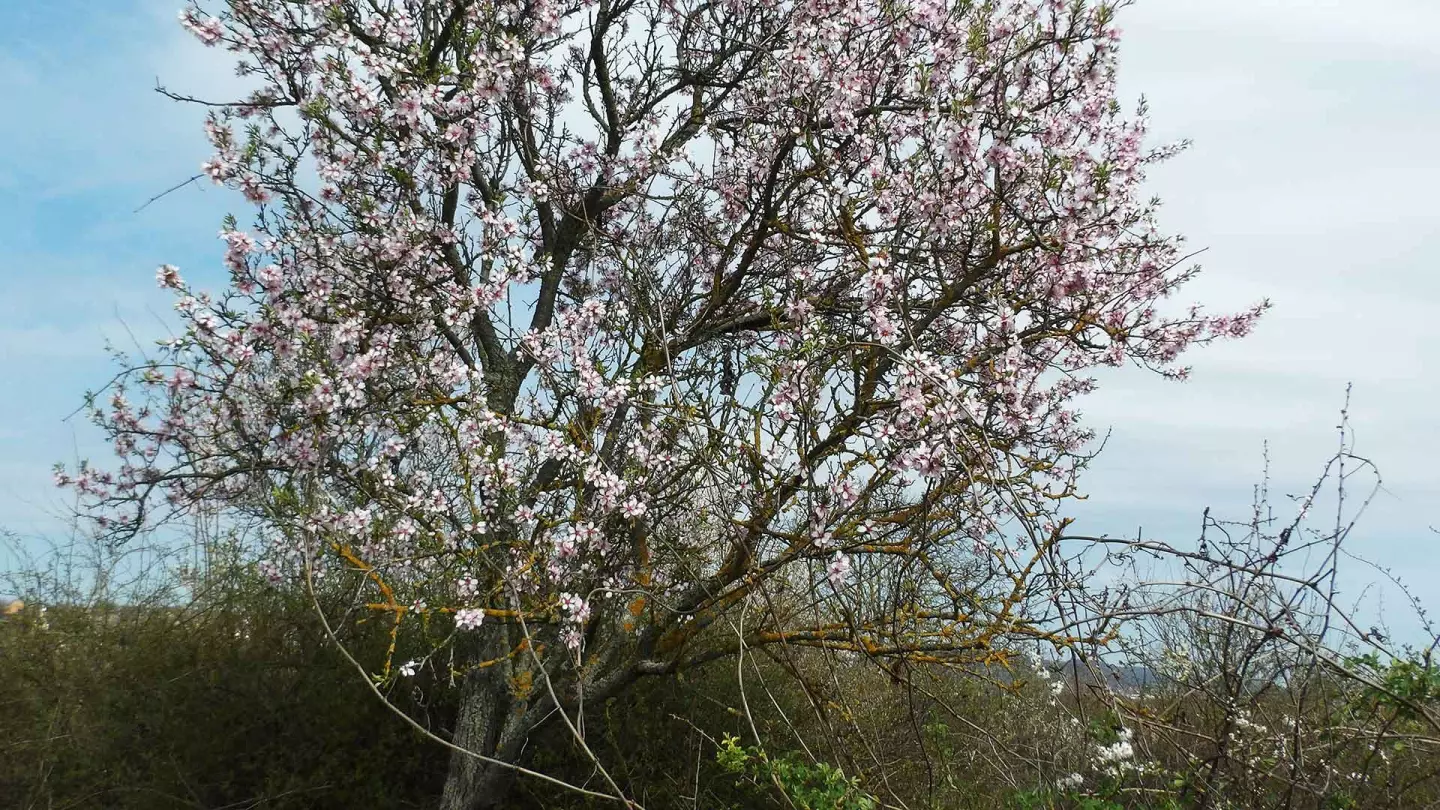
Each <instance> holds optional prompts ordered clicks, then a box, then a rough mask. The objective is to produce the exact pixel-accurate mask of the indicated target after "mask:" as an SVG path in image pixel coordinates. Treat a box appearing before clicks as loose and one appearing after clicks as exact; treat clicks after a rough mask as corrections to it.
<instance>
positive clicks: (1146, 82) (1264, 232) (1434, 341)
mask: <svg viewBox="0 0 1440 810" xmlns="http://www.w3.org/2000/svg"><path fill="white" fill-rule="evenodd" d="M97 9H101V10H99V11H97ZM176 11H177V6H176V4H175V2H174V0H170V1H169V2H162V3H154V2H145V1H143V0H126V1H125V2H122V1H121V0H112V2H107V3H104V4H96V3H93V2H79V0H49V1H48V2H33V1H32V2H10V3H0V98H4V99H5V100H6V105H5V108H6V113H7V114H6V115H5V116H3V117H0V155H3V156H4V157H3V159H0V383H3V384H0V527H7V528H10V529H13V530H16V531H19V532H21V533H25V534H30V535H47V534H51V535H53V534H55V533H57V532H60V531H61V530H62V529H63V526H64V523H63V521H62V520H60V519H59V518H58V517H57V516H58V515H59V514H61V513H63V509H64V504H63V502H62V501H60V500H58V499H57V498H56V495H55V493H54V491H53V490H52V489H51V488H50V486H49V472H48V470H49V467H50V465H51V464H52V463H53V462H55V461H57V460H72V459H74V458H75V457H76V454H77V452H78V453H79V454H80V455H93V456H95V457H97V458H98V457H101V456H103V448H101V447H100V446H99V445H98V444H97V443H96V441H95V436H94V434H93V433H91V432H90V431H89V430H87V426H86V425H84V424H83V423H82V424H76V423H75V422H74V421H73V420H72V421H71V422H65V421H63V417H64V416H65V415H66V414H68V413H70V412H71V411H73V410H74V409H75V408H76V406H77V405H78V404H79V402H80V397H81V394H82V393H83V391H84V390H85V389H86V388H89V387H98V386H99V385H100V384H102V383H103V382H104V380H105V379H106V377H107V375H108V373H109V370H110V366H109V364H108V360H107V358H106V355H105V352H104V350H103V347H104V343H105V341H106V339H107V338H108V339H110V340H113V341H116V342H117V343H122V344H126V343H128V341H129V333H132V332H133V334H135V335H136V336H137V337H138V338H139V339H140V340H141V341H148V340H150V339H153V338H154V337H156V336H158V335H159V334H161V333H162V332H163V330H164V326H163V324H164V319H165V318H166V313H167V312H168V307H169V303H168V300H167V297H166V296H165V295H163V294H162V293H161V292H160V291H159V290H157V289H156V288H155V286H154V283H153V275H154V270H155V267H156V265H158V264H160V263H162V262H171V263H174V264H177V265H180V267H181V268H182V270H183V271H184V272H185V274H186V276H187V278H189V279H192V280H202V281H203V280H205V279H207V278H208V279H215V280H217V281H218V279H219V278H220V274H219V273H218V272H217V269H218V267H219V259H220V255H221V251H220V245H219V242H218V240H216V239H215V234H216V231H217V230H218V229H219V225H220V218H221V216H222V215H223V214H224V213H225V211H226V210H227V207H229V206H235V205H236V203H238V199H235V198H232V197H230V196H229V195H227V194H226V193H224V192H222V191H220V190H218V189H215V188H213V187H211V186H209V185H199V184H197V185H195V186H192V187H188V188H185V189H182V190H181V191H178V192H175V193H173V194H171V195H169V196H167V197H165V198H164V199H161V200H159V201H157V202H155V203H153V204H151V205H150V206H148V207H147V208H145V209H144V210H143V211H140V212H138V213H137V212H136V210H135V209H136V208H138V207H139V206H140V205H141V204H142V203H144V202H145V200H146V199H148V198H149V197H151V196H153V195H154V194H156V193H158V192H160V191H163V190H164V189H166V188H168V187H170V186H171V185H173V184H175V183H177V182H179V181H182V180H184V179H186V178H188V177H189V176H191V175H192V174H194V173H195V172H196V171H197V169H198V166H199V164H200V162H201V161H202V160H204V158H205V157H206V148H205V147H206V145H205V142H204V139H203V136H202V134H201V130H200V121H201V112H200V111H199V110H198V109H197V108H194V107H187V106H183V105H178V104H175V103H172V102H170V101H167V100H165V99H163V98H161V97H159V96H158V95H157V94H155V93H154V92H153V88H154V85H155V83H156V80H157V78H158V79H159V80H160V81H161V82H162V83H164V84H166V85H167V86H168V87H170V88H171V89H173V90H176V91H179V92H184V93H188V94H194V95H201V96H210V97H225V96H228V95H231V93H227V90H233V89H234V88H235V87H237V82H236V80H235V79H234V78H233V76H231V75H229V71H228V68H227V67H226V66H225V64H224V62H223V61H222V60H221V59H219V58H217V57H218V56H219V54H217V53H216V52H212V51H207V50H205V49H204V48H202V47H201V46H200V45H198V44H197V43H195V42H193V40H191V39H190V38H189V37H188V36H187V35H185V34H184V32H183V31H181V30H180V29H179V27H178V26H177V25H176V24H175V22H174V20H175V13H176ZM1120 19H1121V26H1122V28H1123V29H1124V30H1125V38H1124V44H1123V46H1122V93H1123V94H1124V95H1125V96H1126V97H1127V98H1130V99H1133V98H1135V97H1138V96H1139V95H1140V94H1142V93H1143V94H1145V95H1146V96H1147V97H1148V98H1149V100H1150V102H1151V109H1152V118H1153V121H1154V133H1155V135H1156V136H1157V139H1165V140H1168V139H1174V138H1181V137H1188V138H1191V139H1193V140H1194V141H1195V146H1194V148H1193V149H1192V150H1190V151H1189V152H1187V153H1185V154H1183V155H1182V156H1180V157H1179V158H1177V159H1176V160H1175V161H1173V162H1172V163H1171V164H1169V165H1167V166H1165V167H1162V168H1161V169H1159V170H1158V171H1156V172H1154V174H1153V176H1152V182H1151V186H1152V189H1153V191H1154V193H1156V194H1158V195H1160V196H1161V197H1162V198H1163V199H1165V201H1166V208H1165V210H1164V212H1163V221H1164V223H1165V225H1166V226H1167V227H1168V228H1169V229H1172V230H1176V231H1180V232H1183V233H1185V234H1187V235H1188V236H1189V237H1190V240H1191V243H1192V246H1194V247H1204V248H1207V251H1206V253H1205V254H1203V257H1202V261H1203V264H1204V265H1205V267H1206V271H1205V275H1204V276H1203V277H1202V278H1201V279H1200V280H1199V281H1197V282H1196V283H1195V284H1194V285H1193V286H1192V287H1191V288H1190V289H1189V290H1188V297H1192V298H1195V299H1197V300H1202V301H1206V302H1207V303H1211V304H1213V305H1214V306H1215V307H1217V308H1221V309H1224V308H1239V307H1242V306H1244V305H1246V304H1248V303H1250V302H1253V301H1255V300H1257V299H1259V298H1261V297H1267V296H1268V297H1269V298H1271V299H1272V300H1273V301H1274V302H1275V310H1274V312H1273V313H1272V314H1271V315H1270V316H1269V317H1268V318H1267V319H1266V321H1265V322H1264V323H1263V324H1262V325H1261V326H1260V328H1259V330H1258V331H1257V333H1256V334H1255V335H1254V336H1253V337H1252V338H1250V339H1247V340H1244V341H1240V342H1235V343H1231V344H1227V345H1223V346H1218V347H1214V348H1211V349H1208V350H1203V351H1200V352H1197V353H1195V354H1194V355H1192V357H1191V360H1192V361H1193V364H1194V366H1195V374H1194V378H1193V379H1192V380H1191V381H1190V382H1188V383H1184V384H1173V383H1166V382H1164V381H1161V380H1159V379H1155V378H1151V377H1149V376H1147V375H1146V374H1144V373H1143V372H1140V371H1138V370H1126V371H1124V372H1120V373H1113V374H1107V375H1106V376H1105V377H1104V383H1105V386H1104V388H1103V390H1102V391H1101V392H1100V393H1098V394H1096V395H1095V396H1094V397H1092V398H1091V399H1090V400H1089V401H1088V402H1087V403H1086V405H1085V411H1086V415H1087V419H1088V421H1090V422H1091V423H1092V424H1094V425H1096V426H1097V427H1099V428H1101V429H1102V431H1103V430H1104V429H1105V428H1110V429H1112V430H1113V434H1112V436H1111V439H1110V443H1109V445H1108V447H1107V449H1106V452H1105V454H1104V455H1103V456H1102V458H1101V459H1100V460H1099V461H1098V462H1097V464H1096V466H1095V468H1094V470H1093V471H1092V476H1091V477H1090V479H1089V481H1088V486H1087V490H1088V491H1089V492H1090V493H1091V496H1092V500H1091V501H1090V502H1089V503H1088V504H1086V505H1085V506H1084V507H1083V508H1082V509H1081V510H1080V515H1081V517H1082V519H1083V522H1082V523H1081V524H1080V526H1079V527H1078V528H1082V529H1083V528H1086V527H1087V526H1088V527H1089V528H1090V529H1091V530H1092V531H1095V532H1097V533H1098V532H1102V531H1109V532H1112V533H1131V534H1133V533H1134V532H1135V530H1136V527H1137V526H1143V527H1144V528H1145V532H1146V534H1149V535H1154V536H1160V537H1179V538H1188V537H1191V536H1193V535H1194V533H1195V527H1196V526H1197V525H1198V522H1199V516H1200V512H1201V510H1202V509H1204V508H1205V507H1206V506H1211V507H1213V508H1214V509H1215V510H1216V511H1217V512H1220V513H1223V514H1231V515H1235V516H1243V515H1244V514H1245V513H1246V511H1247V505H1248V503H1249V499H1250V493H1251V487H1252V486H1253V484H1254V483H1255V482H1256V481H1257V480H1258V476H1259V473H1260V470H1261V447H1262V443H1264V442H1265V441H1267V440H1268V441H1269V444H1270V455H1271V459H1272V470H1273V474H1274V475H1273V477H1274V481H1273V484H1272V490H1273V491H1275V492H1277V493H1285V492H1299V491H1301V490H1303V489H1304V488H1305V487H1307V486H1308V484H1309V482H1310V480H1311V479H1312V478H1313V476H1314V474H1316V473H1317V472H1318V471H1319V467H1320V465H1321V463H1323V461H1324V460H1325V459H1326V458H1327V457H1328V455H1329V454H1330V452H1331V451H1332V450H1333V448H1334V446H1335V438H1334V437H1335V431H1334V427H1335V424H1336V421H1337V414H1338V410H1339V407H1340V405H1341V402H1342V399H1343V396H1344V389H1345V384H1346V383H1347V382H1353V383H1354V385H1355V389H1354V396H1353V401H1352V411H1351V417H1352V422H1353V425H1354V428H1355V431H1356V438H1357V446H1356V449H1357V451H1358V452H1360V453H1361V454H1363V455H1366V456H1368V457H1370V458H1372V459H1373V460H1374V461H1375V462H1376V464H1377V465H1378V466H1379V468H1380V470H1381V472H1382V474H1383V475H1384V477H1385V482H1386V489H1385V492H1384V493H1382V494H1381V495H1380V496H1379V497H1378V498H1377V500H1376V501H1375V503H1374V504H1373V505H1372V507H1371V511H1370V512H1369V514H1368V515H1367V517H1366V518H1365V519H1364V520H1363V521H1362V523H1361V525H1360V528H1359V530H1358V531H1357V534H1356V536H1355V544H1354V548H1355V550H1356V551H1357V552H1359V553H1361V554H1363V555H1365V556H1368V557H1370V558H1372V559H1374V560H1376V561H1377V562H1379V563H1381V564H1384V565H1387V566H1390V567H1393V568H1395V569H1397V571H1398V572H1399V573H1401V574H1403V575H1404V576H1405V578H1406V579H1407V581H1409V582H1411V583H1412V584H1413V585H1415V586H1416V587H1417V589H1418V590H1419V591H1420V592H1421V593H1422V595H1425V596H1426V597H1427V598H1428V601H1429V602H1431V603H1432V604H1440V576H1437V575H1440V553H1437V552H1440V535H1437V534H1435V533H1433V532H1431V531H1430V530H1429V528H1428V527H1429V526H1431V525H1440V517H1437V516H1435V515H1434V514H1433V513H1432V510H1431V505H1432V504H1433V503H1434V502H1435V500H1436V495H1437V494H1440V484H1437V481H1440V478H1437V475H1436V474H1435V464H1436V462H1435V459H1436V458H1437V455H1440V431H1437V430H1435V429H1434V427H1433V423H1434V420H1435V412H1436V407H1435V404H1434V403H1435V402H1436V401H1437V399H1440V379H1437V372H1440V368H1437V365H1440V364H1437V361H1436V359H1435V358H1437V357H1440V274H1437V272H1436V259H1435V257H1436V256H1437V255H1440V227H1437V226H1440V202H1437V199H1436V195H1435V192H1434V191H1433V189H1435V188H1437V187H1440V155H1437V154H1436V153H1435V151H1434V150H1433V148H1432V144H1433V143H1434V141H1435V137H1436V135H1437V133H1440V101H1437V98H1436V96H1435V94H1434V88H1435V87H1440V51H1436V49H1435V48H1434V47H1433V32H1434V31H1435V30H1437V29H1440V5H1437V4H1434V3H1432V2H1427V0H1346V1H1345V2H1339V1H1338V0H1333V1H1332V2H1324V1H1323V0H1269V1H1268V2H1263V3H1261V2H1255V0H1142V2H1140V3H1138V4H1137V5H1136V6H1135V7H1133V8H1130V9H1127V10H1126V11H1124V12H1123V13H1122V16H1121V18H1120ZM237 210H240V209H239V207H238V206H237ZM4 562H5V561H4V560H0V565H3V564H4ZM1363 579H1366V577H1365V576H1361V575H1359V574H1357V577H1356V578H1355V579H1354V582H1355V583H1359V582H1360V581H1361V580H1363ZM1352 590H1353V594H1354V595H1355V596H1356V597H1359V596H1360V591H1359V588H1358V584H1357V585H1356V586H1355V587H1354V588H1353V589H1352Z"/></svg>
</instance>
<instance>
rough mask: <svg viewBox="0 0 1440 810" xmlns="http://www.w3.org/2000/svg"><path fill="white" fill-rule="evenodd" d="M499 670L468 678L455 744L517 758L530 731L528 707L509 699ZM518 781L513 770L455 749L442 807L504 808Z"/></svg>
mask: <svg viewBox="0 0 1440 810" xmlns="http://www.w3.org/2000/svg"><path fill="white" fill-rule="evenodd" d="M497 669H499V667H491V668H488V669H485V670H478V671H474V672H471V673H470V675H469V676H468V677H467V678H466V679H465V682H464V684H463V685H462V686H461V694H460V711H459V713H458V715H457V717H456V719H455V735H454V743H455V744H456V745H457V746H459V747H461V748H463V749H465V750H466V751H471V752H474V753H477V754H483V755H485V756H487V757H492V758H494V759H498V760H500V761H502V762H514V761H515V760H516V759H517V758H518V756H519V753H520V749H521V747H522V746H523V744H524V741H525V736H526V732H527V731H528V728H527V723H526V722H525V720H526V718H525V715H526V712H525V706H524V705H523V703H517V702H515V701H512V700H511V698H510V695H509V693H508V690H507V689H506V686H505V683H504V679H503V678H501V677H498V676H499V675H500V673H498V672H496V671H495V670H497ZM514 782H515V772H514V770H512V769H510V768H506V767H504V766H501V765H497V764H494V763H492V762H486V761H484V760H480V759H476V758H475V757H473V756H469V755H468V754H463V753H461V752H459V751H453V752H451V755H450V773H449V775H448V776H447V777H446V778H445V791H444V793H442V794H441V797H440V810H491V808H497V807H505V806H507V805H506V797H507V796H508V795H509V793H510V790H511V788H512V787H513V785H514Z"/></svg>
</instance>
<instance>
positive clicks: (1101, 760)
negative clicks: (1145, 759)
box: [1095, 728, 1136, 777]
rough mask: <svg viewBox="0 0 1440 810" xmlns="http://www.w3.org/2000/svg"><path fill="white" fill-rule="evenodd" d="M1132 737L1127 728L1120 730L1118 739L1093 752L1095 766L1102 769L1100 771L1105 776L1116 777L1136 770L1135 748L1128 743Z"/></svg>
mask: <svg viewBox="0 0 1440 810" xmlns="http://www.w3.org/2000/svg"><path fill="white" fill-rule="evenodd" d="M1133 736H1134V732H1132V731H1131V730H1130V729H1128V728H1122V729H1120V738H1119V739H1118V740H1116V741H1115V742H1113V743H1111V744H1109V745H1102V746H1100V747H1099V748H1097V749H1096V750H1095V765H1096V767H1103V770H1102V771H1101V772H1102V773H1104V774H1105V775H1106V776H1111V777H1118V776H1120V775H1122V774H1125V773H1128V772H1130V771H1133V770H1136V766H1135V763H1134V761H1133V760H1134V758H1135V746H1134V745H1133V744H1132V743H1131V742H1130V740H1131V738H1132V737H1133Z"/></svg>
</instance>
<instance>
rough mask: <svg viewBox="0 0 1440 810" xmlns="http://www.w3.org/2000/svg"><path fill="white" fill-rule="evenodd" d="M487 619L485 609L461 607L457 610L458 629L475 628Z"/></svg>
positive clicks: (456, 624) (456, 627) (456, 623)
mask: <svg viewBox="0 0 1440 810" xmlns="http://www.w3.org/2000/svg"><path fill="white" fill-rule="evenodd" d="M483 621H485V611H483V610H481V609H480V608H461V609H459V610H457V611H455V629H456V630H474V629H475V628H477V627H479V626H480V623H481V622H483Z"/></svg>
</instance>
